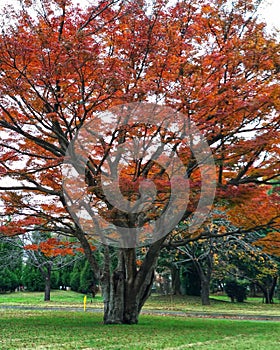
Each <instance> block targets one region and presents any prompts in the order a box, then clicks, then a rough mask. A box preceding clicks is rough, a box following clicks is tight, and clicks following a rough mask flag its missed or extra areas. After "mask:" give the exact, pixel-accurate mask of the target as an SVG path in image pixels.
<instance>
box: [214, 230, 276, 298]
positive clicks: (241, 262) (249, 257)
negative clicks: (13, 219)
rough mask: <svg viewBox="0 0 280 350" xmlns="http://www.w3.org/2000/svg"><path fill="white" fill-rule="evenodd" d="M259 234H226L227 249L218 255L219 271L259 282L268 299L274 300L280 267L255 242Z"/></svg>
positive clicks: (234, 279)
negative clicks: (241, 235) (239, 235)
mask: <svg viewBox="0 0 280 350" xmlns="http://www.w3.org/2000/svg"><path fill="white" fill-rule="evenodd" d="M256 235H258V234H251V235H246V236H245V237H232V236H228V237H226V238H225V240H224V242H223V244H224V246H223V249H220V251H219V254H218V255H217V256H216V262H215V265H216V266H215V274H221V275H222V276H223V277H224V279H225V280H229V281H230V282H232V281H234V282H236V281H237V282H238V280H243V282H244V281H245V282H246V281H247V284H249V283H251V285H255V286H256V287H257V288H258V289H259V290H261V292H262V293H263V296H264V300H265V302H266V303H267V304H270V303H272V302H273V297H274V292H275V288H276V285H277V279H278V275H279V267H278V265H277V262H276V261H275V260H273V259H272V257H271V256H269V255H267V254H264V253H263V252H262V251H261V250H260V249H257V248H256V247H254V245H252V241H254V237H256ZM237 284H238V283H237Z"/></svg>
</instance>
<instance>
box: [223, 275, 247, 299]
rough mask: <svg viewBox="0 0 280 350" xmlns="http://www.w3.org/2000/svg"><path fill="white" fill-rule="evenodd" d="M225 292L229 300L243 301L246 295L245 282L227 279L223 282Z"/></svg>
mask: <svg viewBox="0 0 280 350" xmlns="http://www.w3.org/2000/svg"><path fill="white" fill-rule="evenodd" d="M225 292H226V293H227V295H228V297H230V299H231V301H232V302H234V301H235V300H236V301H237V302H239V303H243V302H244V300H245V299H246V297H247V283H246V282H244V281H240V280H228V281H227V282H226V284H225Z"/></svg>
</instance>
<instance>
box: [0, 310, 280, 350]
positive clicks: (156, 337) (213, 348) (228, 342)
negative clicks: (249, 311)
mask: <svg viewBox="0 0 280 350" xmlns="http://www.w3.org/2000/svg"><path fill="white" fill-rule="evenodd" d="M0 328H1V331H0V349H1V350H12V349H16V350H20V349H26V350H28V349H30V350H31V349H32V350H36V349H42V350H44V349H67V350H70V349H84V350H89V349H96V350H97V349H98V350H102V349H108V350H109V349H112V350H113V349H114V350H117V349H119V350H123V349H128V350H140V349H143V350H155V349H164V350H175V349H178V350H179V349H180V350H182V349H205V350H206V349H207V350H217V349H219V350H220V349H227V350H233V349H235V350H236V349H239V350H243V349H248V350H252V349H254V350H255V349H256V350H257V349H265V350H275V349H279V347H280V339H279V334H280V322H278V323H277V322H271V321H269V322H268V321H237V320H220V319H215V320H214V319H193V318H184V317H164V316H147V315H142V316H141V318H140V323H139V324H138V325H133V326H127V325H110V326H105V325H103V324H102V314H95V313H92V312H69V311H68V312H66V311H33V310H32V311H26V310H25V311H23V310H10V309H7V310H3V309H2V310H0Z"/></svg>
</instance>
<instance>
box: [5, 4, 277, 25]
mask: <svg viewBox="0 0 280 350" xmlns="http://www.w3.org/2000/svg"><path fill="white" fill-rule="evenodd" d="M264 1H265V5H263V6H262V10H261V11H260V15H261V16H263V17H264V18H265V19H266V21H267V23H268V24H269V27H273V26H275V27H277V28H279V29H280V0H264ZM13 2H15V0H9V1H7V0H0V7H1V6H4V5H6V4H7V3H10V4H12V3H13ZM75 2H79V3H81V4H82V3H83V2H84V3H89V2H90V1H89V0H75ZM205 2H207V0H205Z"/></svg>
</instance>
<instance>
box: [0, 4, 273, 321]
mask: <svg viewBox="0 0 280 350" xmlns="http://www.w3.org/2000/svg"><path fill="white" fill-rule="evenodd" d="M259 3H260V1H257V0H256V1H254V0H245V1H244V0H242V1H241V0H240V1H236V2H234V4H232V5H229V4H228V1H226V0H213V1H211V3H209V4H203V3H201V1H200V0H194V1H193V0H192V1H190V0H187V1H178V2H176V4H174V5H170V6H167V5H166V2H165V1H162V0H157V1H154V2H153V5H152V8H151V9H150V11H149V12H150V15H149V16H146V14H145V12H144V9H145V2H144V1H137V2H136V1H118V0H111V1H104V0H101V1H98V2H97V3H96V4H95V5H90V6H88V7H86V8H85V9H81V8H78V7H74V6H73V5H72V4H71V2H70V1H66V0H62V1H61V0H59V1H58V0H51V1H47V0H42V1H40V5H39V6H37V8H36V2H35V1H22V2H21V4H22V10H21V11H14V12H13V11H12V10H11V9H7V10H6V12H5V13H4V15H3V21H4V22H5V21H6V22H5V23H4V25H3V32H2V33H1V37H0V69H1V75H0V91H1V97H0V110H1V118H0V131H1V134H2V141H1V143H0V147H1V149H0V152H1V156H0V167H1V168H0V170H1V174H2V175H1V177H2V179H3V180H2V181H1V188H0V189H1V190H2V195H1V200H2V203H3V211H5V213H6V214H8V215H10V216H11V217H12V218H13V220H11V222H9V223H7V224H5V225H2V227H1V233H2V234H5V235H13V234H25V233H26V232H32V231H34V230H35V228H36V227H38V226H39V227H41V228H42V230H44V231H49V232H56V233H62V234H66V235H73V236H75V237H76V238H77V239H78V240H79V241H80V242H81V245H82V247H83V249H84V252H85V255H86V256H87V259H88V261H89V264H90V266H91V268H92V270H93V271H94V278H96V279H97V280H100V281H101V283H102V285H103V296H104V306H105V307H104V311H105V312H104V322H105V323H137V321H138V315H139V312H140V310H141V308H142V306H143V304H144V302H145V300H146V299H147V297H148V296H149V293H150V290H151V287H152V282H153V276H154V269H155V267H156V265H157V259H158V256H159V253H160V250H161V249H162V247H163V246H164V245H166V244H170V245H171V246H173V247H176V246H178V245H179V246H184V245H185V244H186V242H188V241H190V240H193V239H198V238H204V235H205V234H206V233H207V232H206V231H203V230H197V231H196V232H195V233H192V235H189V234H188V232H189V231H188V222H189V219H191V217H192V214H193V213H194V212H195V210H196V207H197V203H198V201H199V197H200V194H201V191H200V190H201V175H202V174H201V173H200V172H199V170H198V168H199V164H198V161H197V160H195V159H194V158H193V157H192V155H191V154H190V152H187V151H186V150H184V149H183V147H181V153H180V152H178V154H179V155H180V157H181V158H180V159H181V160H182V162H183V163H184V165H185V168H186V173H187V174H188V177H189V180H190V189H191V191H190V203H189V205H188V207H187V209H186V213H185V217H184V220H183V224H182V225H181V228H182V229H180V230H177V229H175V232H173V233H174V234H173V235H172V237H171V239H169V237H168V239H167V235H166V237H162V239H161V240H158V241H157V242H155V243H153V244H151V245H150V246H149V248H148V249H147V252H146V255H145V257H144V258H143V261H142V264H141V266H138V265H137V251H136V250H135V249H132V248H131V249H120V250H118V263H117V265H116V268H115V269H113V268H112V266H110V265H111V264H113V265H114V264H115V260H114V262H112V261H111V255H110V247H106V246H105V247H104V248H103V249H104V259H103V262H104V263H103V264H101V265H100V264H99V263H98V261H97V259H96V257H95V252H94V251H92V249H91V245H92V241H91V238H90V237H89V236H88V235H87V234H86V232H84V230H83V229H81V227H79V226H77V225H76V223H75V217H73V213H72V215H71V213H70V212H69V210H68V208H67V206H66V203H65V198H64V196H63V194H62V189H61V164H62V162H63V159H64V156H65V152H66V149H67V147H68V145H69V142H70V141H71V140H72V139H73V138H74V137H75V134H76V133H77V131H78V130H80V129H81V128H82V126H83V125H84V124H85V123H86V122H87V121H89V120H91V121H92V120H94V121H96V127H97V130H96V131H98V127H99V126H100V124H99V123H98V116H97V112H100V111H104V110H107V109H108V108H110V107H112V106H116V105H120V104H123V103H126V102H137V101H141V102H145V101H150V100H151V99H152V100H154V101H156V102H157V103H160V104H165V105H167V106H170V107H173V108H174V109H175V110H176V111H180V112H181V113H182V114H183V115H184V117H185V125H188V122H189V120H190V119H192V120H193V122H195V123H196V125H197V127H198V128H199V130H200V132H201V133H202V134H203V135H204V136H205V137H206V139H207V141H208V143H209V146H210V147H211V149H212V152H213V154H214V157H215V160H216V162H217V166H218V171H217V181H218V187H219V188H218V190H217V203H219V205H223V210H224V212H225V213H226V215H228V217H229V220H233V221H234V225H235V227H236V228H237V229H236V231H237V232H239V231H240V232H250V231H252V229H253V228H255V227H258V228H260V227H266V226H269V227H273V228H274V229H276V227H278V228H279V206H277V200H279V198H278V197H277V196H274V197H271V196H270V197H268V196H267V191H268V189H269V188H270V181H271V180H273V179H276V178H277V176H279V166H278V165H279V148H278V146H277V145H278V140H279V69H278V68H279V43H278V42H277V39H276V34H275V35H274V34H272V35H268V34H267V33H266V31H265V24H264V23H260V22H258V20H257V18H256V16H255V14H256V10H257V7H258V5H259ZM35 8H36V10H35V11H34V9H35ZM7 18H8V21H7ZM137 127H138V130H137V128H136V126H135V125H132V126H131V125H130V128H129V129H128V130H124V129H123V130H120V129H119V128H118V125H111V126H110V128H109V131H110V132H109V134H108V135H107V136H106V137H105V136H104V138H103V139H101V140H100V141H101V145H100V144H99V145H97V146H98V149H97V150H96V151H97V155H98V156H96V157H93V162H91V161H90V162H89V163H88V168H87V170H88V178H87V182H88V183H89V181H90V180H93V183H89V184H90V185H93V186H89V187H90V188H89V192H90V193H91V195H92V199H93V203H95V205H96V208H99V209H100V208H103V210H104V208H105V207H106V206H107V209H108V211H107V219H108V220H111V221H112V220H115V221H116V220H119V222H121V223H122V224H125V225H127V226H129V225H131V224H135V223H136V221H135V218H134V221H133V222H131V221H130V222H129V220H128V218H127V216H125V215H122V217H116V211H114V210H113V209H112V208H111V207H110V205H108V203H107V202H106V199H105V198H104V196H103V194H102V191H101V187H100V176H101V174H102V171H104V169H101V168H102V167H101V166H100V165H101V164H103V161H105V160H107V159H108V154H109V153H110V147H108V146H110V142H113V141H114V142H115V146H116V147H117V145H118V146H119V145H120V144H121V143H122V142H124V140H131V139H133V138H140V139H141V135H142V136H143V135H146V136H145V137H147V138H148V137H150V138H153V137H161V141H162V142H161V144H165V145H166V146H167V144H169V145H170V147H174V144H176V142H177V140H176V137H175V135H174V133H173V134H172V132H169V133H163V132H162V130H156V129H153V128H151V129H149V128H147V126H146V128H145V126H141V125H138V126H137ZM107 131H108V130H106V132H107ZM147 138H146V140H147ZM142 141H143V139H142ZM107 142H108V143H107ZM176 147H178V150H179V149H180V147H179V146H176ZM175 149H176V148H175ZM111 150H112V149H111ZM183 151H184V152H183ZM96 165H98V166H97V168H96ZM133 171H135V174H136V178H135V179H134V180H135V181H134V182H133V183H132V181H126V180H127V179H129V178H130V179H131V173H132V172H133ZM149 172H150V173H149ZM157 172H158V173H160V174H161V170H160V169H158V168H157V167H156V166H154V167H153V168H152V167H151V168H150V167H147V163H145V164H144V163H143V162H142V163H141V161H140V159H136V162H135V163H134V164H130V165H129V167H127V168H126V169H124V172H123V175H124V176H123V177H122V180H123V188H122V189H125V190H126V192H124V196H126V198H129V197H130V198H131V199H132V198H133V196H134V197H136V198H138V197H139V196H140V192H139V188H137V186H135V183H137V181H138V180H139V181H140V179H143V176H142V175H143V174H145V176H146V177H147V178H149V176H150V179H151V180H153V179H154V178H155V175H156V173H157ZM140 175H141V176H142V177H141V176H140ZM12 179H13V182H12ZM166 184H167V177H166V176H164V174H161V178H159V179H157V190H158V193H157V200H156V205H154V206H153V208H151V207H148V208H149V210H147V211H146V212H145V216H144V220H147V222H148V221H149V220H151V219H153V218H154V217H155V216H157V215H159V212H160V211H161V210H162V208H164V205H165V204H166V202H167V199H168V198H167V197H168V195H169V194H170V191H168V190H166ZM126 185H129V186H126ZM259 185H262V187H260V186H259ZM129 188H130V191H128V189H129ZM102 201H103V204H104V206H102V205H101V202H102ZM148 204H149V203H148ZM98 206H99V207H98ZM256 208H257V209H259V210H258V211H256ZM229 209H230V210H229ZM256 212H258V215H256ZM103 213H104V212H103ZM117 214H119V213H117ZM248 217H249V219H250V220H248ZM137 219H139V220H140V219H141V220H143V218H140V217H138V218H137ZM142 223H143V221H142ZM211 234H212V233H211ZM213 234H215V232H214V233H213ZM223 234H226V232H224V233H223ZM114 259H115V258H114Z"/></svg>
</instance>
